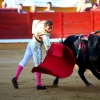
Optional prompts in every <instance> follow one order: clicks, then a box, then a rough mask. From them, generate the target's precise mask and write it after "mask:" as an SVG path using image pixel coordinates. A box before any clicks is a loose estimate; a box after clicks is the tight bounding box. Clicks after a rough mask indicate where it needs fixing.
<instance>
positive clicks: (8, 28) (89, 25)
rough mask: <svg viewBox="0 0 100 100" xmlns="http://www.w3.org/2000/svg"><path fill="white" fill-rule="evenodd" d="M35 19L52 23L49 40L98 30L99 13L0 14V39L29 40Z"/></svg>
mask: <svg viewBox="0 0 100 100" xmlns="http://www.w3.org/2000/svg"><path fill="white" fill-rule="evenodd" d="M35 19H40V20H45V19H51V20H52V21H53V22H54V26H53V30H52V33H51V38H60V37H67V36H69V35H72V34H86V33H90V32H91V31H95V30H99V29H100V12H82V13H77V12H73V13H72V12H71V13H62V12H55V13H30V12H29V13H27V14H18V13H0V39H28V38H31V36H32V33H31V30H32V21H33V20H35Z"/></svg>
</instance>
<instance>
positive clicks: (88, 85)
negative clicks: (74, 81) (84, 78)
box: [86, 83, 94, 87]
mask: <svg viewBox="0 0 100 100" xmlns="http://www.w3.org/2000/svg"><path fill="white" fill-rule="evenodd" d="M86 86H87V87H94V86H93V84H91V83H88V84H86Z"/></svg>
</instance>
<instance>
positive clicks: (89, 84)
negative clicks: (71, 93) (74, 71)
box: [78, 66, 93, 87]
mask: <svg viewBox="0 0 100 100" xmlns="http://www.w3.org/2000/svg"><path fill="white" fill-rule="evenodd" d="M85 71H86V69H85V68H84V67H82V66H81V67H79V70H78V74H79V76H80V77H81V79H82V80H83V81H84V83H85V84H86V86H87V87H91V86H93V85H92V84H91V83H89V82H88V81H87V80H86V78H85V76H84V72H85Z"/></svg>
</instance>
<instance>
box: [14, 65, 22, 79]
mask: <svg viewBox="0 0 100 100" xmlns="http://www.w3.org/2000/svg"><path fill="white" fill-rule="evenodd" d="M22 69H23V67H22V66H20V65H18V67H17V70H16V74H15V78H16V80H18V77H19V75H20V73H21V71H22Z"/></svg>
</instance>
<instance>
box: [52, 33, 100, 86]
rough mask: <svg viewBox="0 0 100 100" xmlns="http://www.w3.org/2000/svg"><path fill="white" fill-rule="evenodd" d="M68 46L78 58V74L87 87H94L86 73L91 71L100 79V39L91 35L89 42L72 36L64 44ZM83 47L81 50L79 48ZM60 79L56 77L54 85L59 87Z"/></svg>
mask: <svg viewBox="0 0 100 100" xmlns="http://www.w3.org/2000/svg"><path fill="white" fill-rule="evenodd" d="M62 43H63V44H64V45H66V46H68V47H69V48H70V49H71V50H72V52H73V53H74V56H75V58H76V64H77V65H78V67H79V70H78V74H79V76H80V78H81V79H82V80H83V82H84V83H85V84H86V86H93V85H92V84H91V83H90V82H88V80H87V79H86V77H85V76H84V73H85V71H86V69H89V70H90V71H91V72H92V73H93V75H94V76H95V77H96V78H98V79H100V73H99V71H100V37H99V36H96V35H92V34H91V35H89V37H88V40H85V39H82V37H81V38H80V36H76V35H72V36H69V37H68V38H66V39H65V40H64V41H63V42H62ZM80 45H81V47H80V48H79V46H80ZM58 82H59V78H58V77H56V78H55V80H54V81H53V85H57V84H58Z"/></svg>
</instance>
